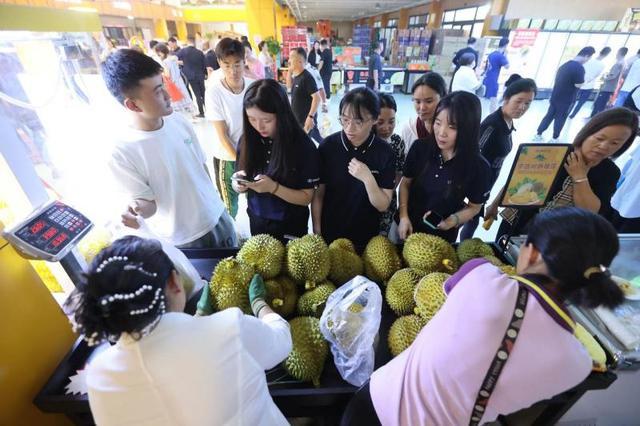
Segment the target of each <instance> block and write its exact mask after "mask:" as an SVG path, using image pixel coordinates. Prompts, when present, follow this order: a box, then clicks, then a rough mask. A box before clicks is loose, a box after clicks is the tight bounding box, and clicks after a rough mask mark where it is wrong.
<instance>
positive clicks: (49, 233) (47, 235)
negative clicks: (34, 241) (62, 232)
mask: <svg viewBox="0 0 640 426" xmlns="http://www.w3.org/2000/svg"><path fill="white" fill-rule="evenodd" d="M57 233H58V230H57V229H56V228H53V227H51V228H49V229H47V230H46V231H45V233H44V234H42V238H44V239H45V240H48V239H50V238H51V237H53V236H54V235H56V234H57Z"/></svg>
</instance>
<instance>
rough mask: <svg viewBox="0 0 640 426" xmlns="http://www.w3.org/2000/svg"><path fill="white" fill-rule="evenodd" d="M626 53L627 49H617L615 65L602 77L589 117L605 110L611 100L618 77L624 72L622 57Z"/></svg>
mask: <svg viewBox="0 0 640 426" xmlns="http://www.w3.org/2000/svg"><path fill="white" fill-rule="evenodd" d="M628 51H629V49H627V48H626V47H621V48H620V49H618V53H617V54H616V63H615V64H613V66H612V67H611V69H610V70H609V72H608V73H606V74H605V75H604V76H603V77H602V85H601V86H600V92H599V93H598V96H597V97H596V99H595V101H593V110H592V111H591V117H593V116H594V115H596V114H598V113H599V112H602V111H603V110H604V109H605V107H606V106H607V103H608V102H609V99H611V95H613V92H615V91H616V89H617V88H618V81H619V80H620V75H621V74H622V71H623V70H624V57H625V56H627V52H628Z"/></svg>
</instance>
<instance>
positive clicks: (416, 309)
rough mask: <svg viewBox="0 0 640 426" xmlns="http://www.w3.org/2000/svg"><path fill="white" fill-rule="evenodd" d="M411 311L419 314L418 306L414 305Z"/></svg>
mask: <svg viewBox="0 0 640 426" xmlns="http://www.w3.org/2000/svg"><path fill="white" fill-rule="evenodd" d="M413 313H414V314H416V315H420V312H419V311H418V307H417V306H416V307H415V308H413Z"/></svg>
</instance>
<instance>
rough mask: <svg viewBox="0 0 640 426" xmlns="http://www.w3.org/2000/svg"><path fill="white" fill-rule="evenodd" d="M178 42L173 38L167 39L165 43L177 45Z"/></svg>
mask: <svg viewBox="0 0 640 426" xmlns="http://www.w3.org/2000/svg"><path fill="white" fill-rule="evenodd" d="M177 42H178V40H176V38H175V37H169V40H167V43H177Z"/></svg>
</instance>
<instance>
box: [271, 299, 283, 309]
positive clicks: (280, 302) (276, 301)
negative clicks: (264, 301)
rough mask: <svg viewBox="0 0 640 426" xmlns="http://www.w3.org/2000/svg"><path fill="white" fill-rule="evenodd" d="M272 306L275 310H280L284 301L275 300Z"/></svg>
mask: <svg viewBox="0 0 640 426" xmlns="http://www.w3.org/2000/svg"><path fill="white" fill-rule="evenodd" d="M271 304H272V305H273V307H274V308H278V307H280V306H282V305H284V301H283V300H282V299H273V300H272V301H271Z"/></svg>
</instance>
